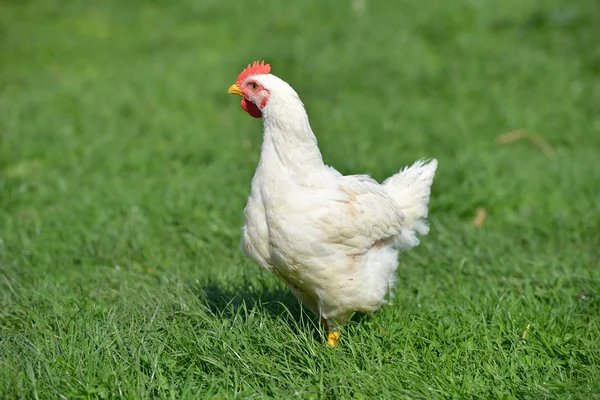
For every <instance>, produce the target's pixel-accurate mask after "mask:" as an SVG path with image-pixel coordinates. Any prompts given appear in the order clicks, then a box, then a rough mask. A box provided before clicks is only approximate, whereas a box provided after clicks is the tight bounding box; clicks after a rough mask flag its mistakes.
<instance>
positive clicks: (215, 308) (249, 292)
mask: <svg viewBox="0 0 600 400" xmlns="http://www.w3.org/2000/svg"><path fill="white" fill-rule="evenodd" d="M196 291H197V294H198V296H199V297H200V298H201V300H202V301H203V302H204V303H205V304H206V306H207V307H208V309H209V310H210V311H211V312H212V313H213V314H215V315H218V316H220V317H222V318H231V319H232V318H234V317H235V318H241V319H242V321H245V320H246V319H247V318H248V315H250V314H251V312H252V311H258V312H260V313H267V314H269V315H271V316H272V317H274V318H277V319H279V320H283V321H284V322H286V323H287V324H288V325H289V326H290V328H291V329H292V331H294V332H295V333H300V332H299V331H300V330H303V331H312V334H313V336H314V338H315V339H316V340H321V339H323V330H322V328H321V326H320V323H319V318H318V317H316V316H315V315H313V313H312V312H311V311H309V310H308V309H306V308H305V307H303V306H302V305H301V304H300V302H299V301H298V300H297V299H296V297H294V295H293V294H292V293H291V292H290V290H289V289H288V288H287V287H286V286H285V285H284V284H282V283H279V282H277V283H273V282H268V281H267V280H263V279H261V280H259V281H258V282H257V281H253V282H249V281H247V280H245V279H244V281H242V282H238V283H233V282H216V281H212V280H211V281H208V282H207V283H206V284H205V285H203V286H202V287H200V288H197V289H196ZM365 317H366V315H365V314H362V313H357V314H355V315H354V316H353V317H352V321H353V322H355V323H358V322H360V321H361V320H363V319H364V318H365Z"/></svg>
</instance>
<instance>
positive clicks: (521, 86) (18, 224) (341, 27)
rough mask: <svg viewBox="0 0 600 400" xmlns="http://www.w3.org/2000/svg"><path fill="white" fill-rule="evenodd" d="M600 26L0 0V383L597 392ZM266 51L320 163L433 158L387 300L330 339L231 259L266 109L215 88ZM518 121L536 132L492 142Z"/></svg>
mask: <svg viewBox="0 0 600 400" xmlns="http://www.w3.org/2000/svg"><path fill="white" fill-rule="evenodd" d="M599 20H600V5H599V4H598V3H597V2H596V1H595V0H580V1H578V2H571V1H567V0H507V1H503V2H497V1H491V0H482V1H472V0H455V1H442V0H425V1H419V2H413V1H408V0H398V1H395V0H386V1H383V0H382V1H368V0H343V1H342V0H334V1H329V2H320V3H319V2H309V1H296V2H282V1H277V0H260V1H254V2H251V1H246V2H239V1H234V0H222V1H216V0H182V1H178V2H172V3H171V5H169V4H168V2H159V1H142V0H131V1H117V0H105V1H95V2H93V1H88V2H83V1H74V0H69V1H60V2H59V1H58V0H29V1H25V0H21V1H19V0H13V1H8V0H7V1H4V2H2V3H0V41H1V46H0V60H1V61H0V89H1V91H0V398H3V399H34V398H35V399H81V398H99V399H108V398H127V399H138V398H139V399H146V398H170V399H186V398H209V399H229V398H258V399H263V398H302V399H344V398H357V399H380V398H381V399H383V398H390V399H397V398H420V399H437V398H439V399H448V398H477V399H563V398H571V399H594V398H600V339H599V338H600V161H599V158H600V46H598V38H599V37H600V25H599V24H598V21H599ZM262 59H264V60H266V61H268V62H270V63H271V65H272V68H273V69H272V72H273V73H274V74H276V75H278V76H279V77H281V78H283V79H284V80H286V81H287V82H289V83H290V84H291V85H292V86H293V87H294V88H295V89H296V90H297V91H298V93H299V95H300V96H301V98H302V100H303V102H304V103H305V105H306V107H307V110H308V113H309V116H310V118H311V122H312V126H313V130H314V131H315V133H316V135H317V137H318V139H319V145H320V148H321V151H322V152H323V155H324V158H325V161H326V162H327V163H328V164H330V165H333V166H335V167H336V168H337V169H338V170H340V171H341V172H343V173H346V174H350V173H368V174H370V175H371V176H373V177H374V178H376V179H378V180H382V179H384V178H386V177H387V176H389V175H391V174H393V173H395V172H397V170H398V169H399V168H400V167H401V166H403V165H405V164H410V163H412V162H413V161H414V160H416V159H418V158H421V157H435V158H437V159H438V160H439V161H440V167H439V170H438V174H437V176H436V180H435V182H434V186H433V193H432V201H431V210H430V217H431V218H430V221H431V233H430V234H429V235H428V236H426V237H424V238H423V240H422V241H421V245H420V246H419V247H417V248H416V249H414V250H413V251H411V252H409V253H406V254H404V255H403V256H402V260H401V267H400V268H399V271H398V275H399V279H398V284H397V287H396V290H395V293H396V296H395V298H394V299H393V301H392V304H391V305H390V306H388V307H385V308H383V309H381V310H380V311H379V312H377V313H376V314H373V315H370V316H365V317H362V318H356V319H355V320H354V321H353V322H352V323H351V324H350V325H349V326H348V327H347V328H346V329H345V330H344V331H343V336H342V341H341V344H340V346H339V347H338V348H335V349H330V348H327V347H326V346H325V345H324V344H323V342H322V339H321V332H320V331H319V329H318V328H317V327H316V324H315V321H314V320H313V318H312V316H310V315H308V314H307V312H306V311H304V310H303V309H302V308H301V307H300V306H299V305H298V304H297V302H296V301H295V299H294V298H293V296H291V295H290V294H289V293H288V291H287V290H286V289H285V286H284V285H283V284H281V283H279V282H278V281H277V279H276V278H275V277H273V276H271V275H269V274H268V273H263V272H261V271H260V270H259V268H258V267H256V266H255V265H253V264H252V263H251V262H250V261H249V260H247V259H245V258H244V257H243V256H242V254H241V252H240V251H239V239H240V228H241V226H242V224H243V216H242V210H243V208H244V206H245V202H246V198H247V195H248V192H249V187H250V179H251V178H252V175H253V173H254V168H255V167H256V164H257V162H258V158H259V151H260V145H261V130H262V126H261V123H260V121H259V120H255V119H253V118H250V117H249V116H248V115H247V114H246V113H244V112H243V111H242V110H241V109H240V107H239V99H238V98H237V97H232V96H230V95H228V94H227V88H228V87H229V86H230V85H231V84H232V83H234V81H235V78H236V77H237V75H238V73H239V72H240V71H241V70H242V68H243V67H244V66H245V65H246V64H248V63H249V62H252V61H254V60H262ZM520 129H524V130H525V131H526V132H528V133H529V134H535V135H537V136H534V137H535V138H538V139H537V141H536V140H533V141H532V140H530V139H528V138H527V137H525V138H521V139H520V140H512V141H510V140H504V142H502V141H499V140H498V136H499V135H503V134H507V133H508V134H509V135H510V134H511V132H513V133H512V134H511V135H513V136H512V137H509V139H510V138H512V139H518V137H517V136H515V135H517V134H515V133H514V132H515V131H518V130H520ZM504 138H506V136H504ZM478 209H483V210H485V215H486V216H487V217H486V218H485V219H483V218H479V220H478V221H476V223H473V221H474V218H475V216H476V214H477V212H478V211H477V210H478ZM480 213H481V211H480Z"/></svg>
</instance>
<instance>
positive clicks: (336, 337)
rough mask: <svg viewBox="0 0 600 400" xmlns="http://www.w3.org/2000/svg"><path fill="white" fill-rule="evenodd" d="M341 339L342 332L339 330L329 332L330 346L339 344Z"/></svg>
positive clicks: (328, 342)
mask: <svg viewBox="0 0 600 400" xmlns="http://www.w3.org/2000/svg"><path fill="white" fill-rule="evenodd" d="M339 341H340V333H339V332H327V344H328V345H329V346H330V347H335V346H337V345H338V342H339Z"/></svg>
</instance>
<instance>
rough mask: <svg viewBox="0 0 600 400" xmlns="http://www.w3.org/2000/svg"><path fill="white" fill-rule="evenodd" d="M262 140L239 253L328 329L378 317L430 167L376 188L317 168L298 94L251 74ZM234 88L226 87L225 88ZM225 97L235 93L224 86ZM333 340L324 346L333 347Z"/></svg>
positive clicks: (412, 240) (421, 228) (421, 213)
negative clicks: (356, 317) (358, 315)
mask: <svg viewBox="0 0 600 400" xmlns="http://www.w3.org/2000/svg"><path fill="white" fill-rule="evenodd" d="M248 82H252V84H253V85H254V86H256V85H258V88H259V89H258V90H262V92H261V93H262V98H266V99H267V101H261V104H258V100H256V99H255V98H254V96H251V95H248V96H247V97H246V95H245V94H243V93H238V92H237V91H235V89H234V91H235V92H236V93H238V94H241V95H242V96H243V97H245V99H246V100H248V101H254V102H256V104H255V105H256V106H258V108H259V109H260V112H262V118H263V124H264V135H263V144H262V149H261V156H260V162H259V164H258V167H257V169H256V173H255V175H254V178H253V179H252V187H251V191H250V196H249V198H248V203H247V205H246V208H245V211H244V214H245V225H244V228H243V234H242V249H243V251H244V252H245V254H246V255H248V257H250V258H251V259H252V260H254V261H255V262H256V263H257V264H258V265H260V266H261V267H262V268H264V269H266V270H268V271H270V272H272V273H274V274H275V275H277V276H278V277H279V278H281V279H282V280H283V281H284V282H286V283H287V284H288V285H289V287H290V288H291V291H292V292H293V293H294V295H295V296H296V297H297V298H298V299H299V300H300V301H301V302H302V303H303V304H304V305H305V306H306V307H308V308H309V309H310V310H311V311H312V312H314V313H315V314H316V315H318V316H320V317H321V318H322V320H323V322H324V323H325V324H326V327H327V328H328V330H329V331H330V332H335V331H336V330H337V329H338V328H339V327H340V326H343V325H344V324H345V323H347V321H348V320H349V318H350V317H351V316H352V314H353V313H355V312H357V311H360V312H364V313H369V312H373V311H376V310H377V309H378V308H379V307H380V306H381V305H382V304H384V302H385V298H386V295H387V294H388V293H389V291H390V289H391V288H392V287H393V286H394V283H395V276H396V275H395V271H396V268H397V266H398V250H399V249H408V248H411V247H413V246H416V245H418V244H419V240H418V239H417V234H421V235H423V234H426V233H427V231H428V226H427V224H426V222H425V218H426V217H427V210H428V202H429V196H430V187H431V184H432V182H433V177H434V174H435V170H436V167H437V161H436V160H432V161H430V162H424V161H418V162H416V163H415V164H414V165H413V166H411V167H410V168H405V169H403V170H401V171H400V172H398V173H397V174H396V175H394V176H392V177H390V178H388V179H387V180H385V181H384V182H383V184H379V183H377V182H376V181H375V180H373V179H371V178H370V177H368V176H366V175H350V176H343V175H342V174H340V173H339V172H338V171H336V170H335V169H334V168H332V167H329V166H326V165H325V164H324V163H323V159H322V157H321V153H320V151H319V148H318V146H317V140H316V138H315V136H314V134H313V132H312V130H311V127H310V124H309V121H308V116H307V114H306V112H305V110H304V106H303V104H302V102H301V101H300V98H299V97H298V95H297V93H296V92H295V91H294V89H292V88H291V87H290V86H289V85H288V84H287V83H286V82H284V81H283V80H281V79H279V78H277V77H276V76H274V75H271V74H264V73H263V74H257V75H250V76H248V77H246V78H245V79H244V82H239V83H238V84H237V85H235V87H236V88H241V89H240V92H243V87H244V84H245V83H248ZM232 88H233V86H232ZM230 92H232V89H230ZM338 337H339V334H338V336H336V337H335V338H334V340H333V341H332V339H331V337H330V340H329V342H330V344H332V345H335V344H337V338H338Z"/></svg>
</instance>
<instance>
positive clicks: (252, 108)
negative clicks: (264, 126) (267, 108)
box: [241, 97, 262, 118]
mask: <svg viewBox="0 0 600 400" xmlns="http://www.w3.org/2000/svg"><path fill="white" fill-rule="evenodd" d="M241 105H242V108H243V109H244V111H246V112H247V113H248V114H250V115H251V116H253V117H254V118H261V117H262V112H261V111H260V108H258V107H257V106H256V104H254V103H253V102H251V101H247V100H246V99H244V98H243V97H242V102H241Z"/></svg>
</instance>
